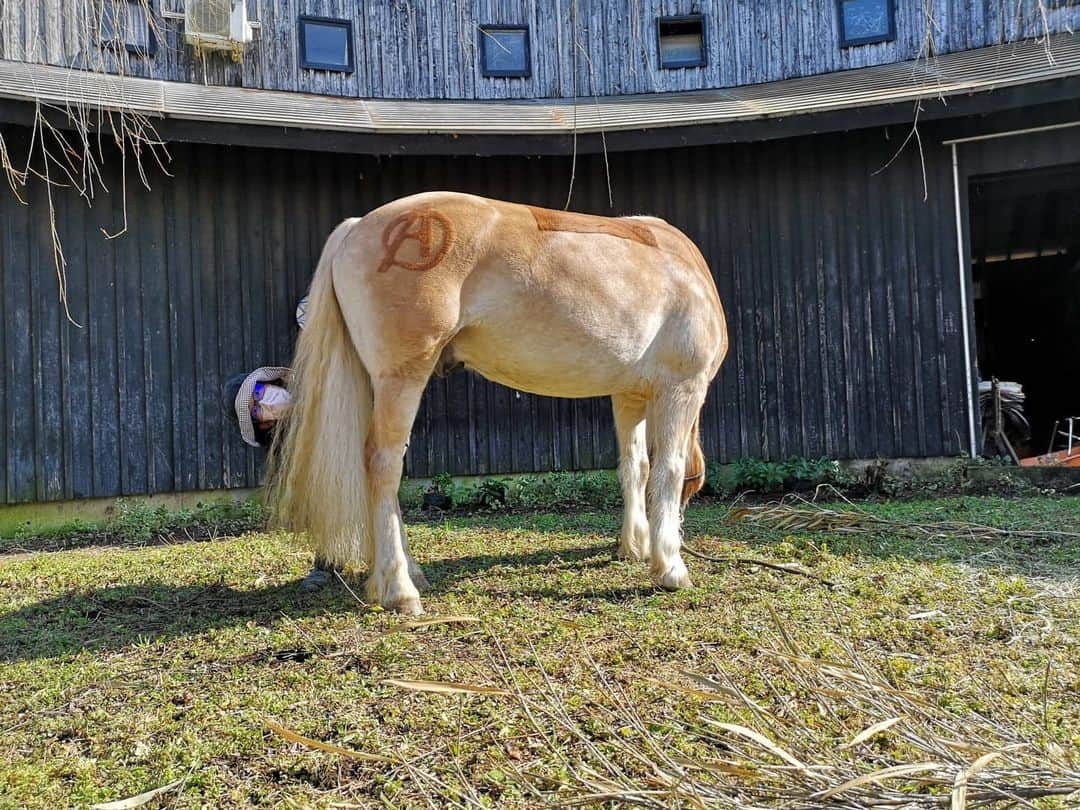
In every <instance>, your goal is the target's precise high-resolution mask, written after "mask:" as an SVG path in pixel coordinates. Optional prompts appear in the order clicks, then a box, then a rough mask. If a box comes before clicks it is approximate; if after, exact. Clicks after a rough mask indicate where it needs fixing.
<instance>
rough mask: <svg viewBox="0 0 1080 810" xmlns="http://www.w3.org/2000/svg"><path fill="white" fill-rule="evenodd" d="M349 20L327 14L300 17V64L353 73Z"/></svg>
mask: <svg viewBox="0 0 1080 810" xmlns="http://www.w3.org/2000/svg"><path fill="white" fill-rule="evenodd" d="M354 65H355V62H354V60H353V36H352V22H351V21H349V20H337V19H333V18H330V17H301V18H300V66H301V67H305V68H311V69H313V70H340V71H342V72H343V73H352V72H353V70H354Z"/></svg>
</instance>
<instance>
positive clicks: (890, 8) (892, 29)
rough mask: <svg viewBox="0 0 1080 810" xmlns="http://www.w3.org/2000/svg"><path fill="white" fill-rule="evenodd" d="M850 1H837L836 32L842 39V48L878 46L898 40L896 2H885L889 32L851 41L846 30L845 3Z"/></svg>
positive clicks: (888, 0) (890, 0)
mask: <svg viewBox="0 0 1080 810" xmlns="http://www.w3.org/2000/svg"><path fill="white" fill-rule="evenodd" d="M848 1H849V0H836V31H837V34H838V35H839V37H840V47H841V48H855V47H858V46H859V45H876V44H878V43H881V42H893V41H894V40H895V39H896V0H885V9H886V11H887V12H888V15H889V30H888V32H886V33H885V34H875V35H874V36H869V37H856V38H854V39H849V38H848V37H847V31H846V30H845V29H844V3H846V2H848Z"/></svg>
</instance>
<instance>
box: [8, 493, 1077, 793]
mask: <svg viewBox="0 0 1080 810" xmlns="http://www.w3.org/2000/svg"><path fill="white" fill-rule="evenodd" d="M863 508H866V509H868V510H870V511H873V512H874V513H876V514H881V515H884V516H888V517H892V518H896V519H901V520H905V521H913V522H914V521H919V520H944V519H948V520H957V519H959V520H964V521H968V522H972V523H983V524H991V525H996V526H1009V527H1029V528H1040V529H1048V528H1057V529H1060V530H1068V531H1080V499H1062V498H1027V499H1018V500H1002V499H994V498H975V497H965V498H951V499H942V500H933V501H910V502H904V503H877V504H868V505H865V506H864V507H863ZM725 512H726V509H725V507H723V506H722V505H703V506H695V507H691V509H690V510H689V511H688V514H687V519H686V532H687V538H688V540H687V542H688V543H689V544H691V545H692V546H693V547H694V548H696V549H698V550H700V551H703V552H706V553H709V554H712V555H728V554H743V555H746V554H752V555H756V556H760V557H762V558H767V559H770V560H773V561H779V562H798V563H799V564H800V565H802V566H804V567H806V568H809V569H811V570H813V571H814V572H816V573H818V574H821V575H822V576H825V577H827V578H829V579H831V580H835V581H836V582H838V583H839V585H840V587H839V588H837V589H836V590H835V591H829V590H827V589H825V588H823V587H822V586H821V585H819V584H817V583H815V582H813V581H811V580H808V579H804V578H801V577H794V576H786V575H782V574H777V573H774V572H771V571H767V570H758V569H754V568H752V567H748V566H729V565H721V564H716V563H705V562H703V561H701V560H695V559H688V564H689V565H690V568H691V572H692V574H693V577H694V580H695V585H696V587H695V588H693V589H692V590H689V591H685V592H681V593H678V594H665V593H658V592H656V591H654V590H653V589H652V588H651V587H649V585H648V583H647V578H646V572H645V569H644V566H642V565H637V564H630V563H624V562H617V561H613V560H612V551H613V548H614V544H615V538H616V536H617V532H618V516H617V515H616V514H615V513H609V512H602V513H587V512H582V513H575V514H557V515H556V514H521V515H513V516H501V517H500V516H474V517H469V518H455V519H452V520H447V521H446V522H440V523H432V522H428V523H418V524H413V525H411V526H410V537H411V545H412V548H413V551H414V553H415V554H416V556H417V557H418V559H419V560H420V562H421V564H422V565H423V566H424V568H425V571H426V573H427V575H428V578H429V579H430V580H431V583H432V590H431V591H429V592H428V593H426V594H425V596H424V603H425V607H426V609H427V611H428V614H429V615H432V616H440V615H460V614H467V615H471V616H475V617H478V618H480V619H481V620H482V622H481V623H479V624H460V625H459V624H444V625H435V626H430V627H426V628H423V629H418V630H415V631H412V632H399V633H389V634H387V633H386V631H387V630H388V629H389V628H391V627H392V626H394V625H395V624H397V622H398V621H399V620H398V618H397V617H394V616H391V615H389V614H386V613H384V612H383V611H381V610H378V609H373V608H371V607H368V606H365V605H362V604H359V603H358V602H357V601H356V600H355V599H354V597H353V596H352V595H350V593H349V592H348V591H347V590H346V589H345V588H344V587H341V586H340V585H337V586H335V587H333V588H331V589H328V590H326V591H323V592H320V593H316V594H305V593H302V592H300V591H299V590H298V589H297V588H296V583H297V581H298V579H300V578H301V577H302V576H303V574H304V573H305V572H306V569H307V566H308V564H309V562H310V554H309V552H308V551H306V550H305V549H304V548H303V547H302V546H301V545H299V544H298V543H297V542H296V541H295V540H294V539H293V538H291V537H289V536H287V535H285V534H281V533H254V534H245V535H242V536H239V537H225V538H220V539H217V540H214V541H212V542H173V543H172V544H168V545H161V544H155V545H143V546H140V545H134V544H132V542H131V541H130V539H129V541H128V542H126V543H124V544H122V545H117V546H104V547H88V548H78V549H69V550H59V551H44V552H39V551H35V550H34V548H35V545H34V541H33V539H32V538H25V537H24V538H21V540H20V547H21V548H23V549H27V551H23V552H20V553H15V554H9V555H7V556H6V557H0V695H2V696H3V697H2V698H0V730H2V731H3V733H2V734H0V807H20V808H22V807H48V808H57V807H67V806H85V805H87V804H90V803H93V802H102V801H109V800H114V799H118V798H122V797H126V796H131V795H133V794H137V793H140V792H142V791H145V790H148V789H151V788H154V787H157V786H159V785H163V784H165V783H168V782H171V781H173V780H177V779H183V780H185V781H184V783H183V785H182V786H181V787H180V788H179V789H178V790H174V791H171V792H170V793H167V794H164V795H163V796H162V797H161V798H160V799H156V800H154V802H160V806H169V807H172V806H176V807H233V806H236V807H247V806H265V807H280V806H290V805H292V806H318V807H329V806H331V805H334V806H361V807H366V806H372V807H375V806H427V805H426V804H425V802H426V801H432V799H430V798H429V799H425V798H424V797H425V796H428V797H432V796H435V797H439V798H438V800H437V801H436V805H437V806H445V805H446V803H447V802H449V801H450V799H451V798H453V797H454V796H455V795H458V794H457V793H455V791H461V790H462V787H461V786H463V785H469V786H470V788H469V789H470V790H472V791H475V797H476V799H478V800H479V801H480V803H481V804H487V805H489V806H519V805H532V804H535V803H537V802H538V801H539V799H538V798H537V797H535V796H531V797H530V794H529V792H528V790H529V789H528V788H527V787H523V786H522V785H521V784H519V781H518V780H517V779H516V778H511V774H513V773H515V771H522V772H528V773H535V774H538V775H539V776H538V779H540V780H541V782H542V781H543V780H545V779H546V780H549V782H550V784H551V785H555V784H556V783H557V782H558V781H560V780H561V781H564V782H565V781H567V779H568V777H567V775H566V769H567V767H568V765H567V761H572V760H573V758H574V757H577V756H579V754H580V752H581V750H582V749H581V748H580V746H581V745H583V744H584V743H582V741H581V740H580V739H577V740H575V739H563V738H561V737H560V735H559V734H558V733H553V734H552V735H551V737H550V738H545V736H544V735H542V734H540V733H539V732H537V730H536V729H535V728H534V727H533V726H532V725H530V723H529V722H528V718H527V716H526V714H525V713H524V711H523V709H522V707H521V705H519V704H518V703H516V702H514V701H512V700H509V699H507V698H504V697H499V696H469V697H463V696H458V695H432V694H420V693H411V692H403V691H402V690H400V689H398V688H395V687H392V686H389V685H386V684H383V683H382V680H383V679H385V678H406V679H425V680H438V681H457V682H467V683H473V684H482V685H489V686H499V687H503V686H506V684H507V681H506V677H507V676H508V674H509V673H513V674H515V675H516V676H517V677H518V678H519V679H520V683H521V684H522V685H523V688H524V689H525V691H526V692H527V693H528V692H529V691H530V689H539V688H540V687H539V686H538V685H539V684H542V683H543V682H544V680H543V678H544V675H543V673H545V672H546V674H547V677H548V678H550V681H551V684H552V688H553V689H555V690H556V691H557V692H558V694H559V695H560V697H561V699H562V700H563V701H564V703H565V706H566V708H567V711H568V712H569V713H570V715H572V716H573V717H574V718H575V722H580V725H581V728H582V729H584V732H583V733H585V734H587V735H589V736H590V737H591V740H592V743H591V744H595V745H600V746H603V745H606V744H607V742H605V741H609V740H610V738H611V737H612V735H633V734H635V733H638V732H636V731H634V729H632V728H629V727H628V729H623V728H622V727H617V726H616V725H615V724H614V723H612V722H610V720H604V715H603V714H602V713H597V712H596V711H593V710H591V709H590V708H589V707H590V706H593V705H595V703H596V702H597V701H600V702H602V701H604V700H608V699H610V695H611V693H612V691H611V690H612V687H610V686H605V680H604V679H610V680H611V683H612V684H617V685H618V689H619V692H620V694H622V693H625V695H626V696H628V698H629V699H630V700H631V701H632V702H633V704H634V705H635V706H637V707H638V711H639V712H640V713H641V715H642V717H643V719H644V721H645V722H646V723H647V724H648V728H649V730H650V733H655V734H657V735H660V736H662V737H663V738H664V739H665V741H666V742H665V744H666V745H669V746H670V747H671V749H672V750H685V751H688V752H689V751H693V750H696V749H697V748H698V747H700V741H699V740H696V739H691V738H690V737H689V736H685V735H683V734H682V731H681V729H683V728H684V725H683V724H684V723H686V722H689V721H690V719H692V718H693V717H700V716H701V715H702V713H704V714H706V715H707V716H709V717H713V718H714V719H719V720H728V721H734V722H744V721H743V720H741V719H739V718H740V717H742V716H743V715H741V714H740V713H739V712H737V711H736V710H735V709H733V708H732V707H730V706H728V705H727V704H723V703H704V702H702V701H701V700H700V699H699V698H698V697H696V696H695V695H694V694H692V693H688V692H687V691H686V689H685V688H684V689H678V688H670V687H666V686H665V685H664V684H671V685H678V684H680V683H681V684H683V685H684V686H685V685H686V684H687V682H686V680H685V678H684V676H682V675H680V672H682V671H686V670H690V671H694V672H699V673H706V674H711V675H721V676H723V677H725V678H727V679H729V680H730V682H731V683H732V684H734V685H735V686H736V687H737V689H738V690H740V691H741V692H742V693H743V694H745V695H748V696H751V697H753V699H754V700H757V701H760V702H762V703H766V704H768V705H772V706H774V708H775V707H778V706H783V705H785V704H784V701H785V700H787V701H788V703H787V704H786V708H784V709H783V711H786V712H794V713H796V714H797V715H798V716H799V719H800V722H803V723H806V724H808V725H809V726H810V727H814V728H815V729H816V730H817V733H820V734H821V735H822V736H821V739H823V740H831V741H833V742H834V743H835V744H839V743H840V742H843V741H844V740H847V739H850V738H851V736H853V735H854V734H855V733H856V732H858V731H859V730H860V729H861V728H863V727H865V724H866V718H865V717H861V716H859V715H858V714H857V713H854V712H850V713H840V714H836V713H832V714H830V713H824V714H822V713H821V712H820V711H819V708H818V707H817V706H815V705H814V703H813V702H812V701H804V702H799V701H795V700H794V698H791V699H788V698H785V697H784V694H785V692H784V690H785V685H784V679H783V677H784V676H783V672H782V671H781V670H777V669H775V667H774V666H773V664H770V663H769V661H768V660H766V659H765V658H763V657H762V656H761V655H760V652H761V650H762V648H765V647H769V648H777V647H778V645H779V644H780V639H781V637H782V636H781V635H780V634H781V630H780V628H778V627H777V625H776V623H775V621H774V619H773V618H772V616H771V613H770V611H772V612H775V614H776V616H777V617H779V620H780V622H781V624H782V628H783V631H784V632H786V633H787V634H788V636H789V637H790V639H791V642H792V643H793V644H794V645H797V648H798V649H800V650H801V651H802V652H803V653H805V654H806V655H807V656H811V657H820V658H835V657H837V656H840V655H841V654H842V653H843V652H844V650H845V649H847V650H849V651H854V652H856V653H857V654H858V655H859V656H860V657H861V658H862V659H864V660H865V661H867V662H870V663H872V664H873V665H874V666H875V667H876V668H877V669H878V670H879V671H880V672H882V673H883V674H884V677H887V678H888V679H889V681H890V683H891V684H892V685H893V686H894V687H896V688H897V689H903V690H909V691H914V692H920V693H924V694H932V695H934V699H935V701H937V702H938V703H939V705H940V706H941V707H942V709H943V710H945V709H948V710H950V711H952V712H956V713H958V714H960V715H961V716H963V715H966V714H969V713H970V714H972V715H974V714H978V715H980V716H983V717H987V718H989V719H990V720H992V721H993V722H995V723H999V724H1003V725H1007V726H1008V727H1010V728H1012V729H1015V730H1016V731H1017V733H1018V734H1020V735H1022V736H1024V737H1025V738H1027V739H1029V740H1030V741H1031V742H1032V744H1033V745H1035V746H1043V747H1049V748H1053V747H1054V746H1057V747H1059V748H1060V749H1061V750H1065V751H1070V750H1071V751H1075V750H1076V747H1077V746H1080V701H1077V700H1076V694H1077V693H1078V692H1080V642H1078V637H1077V631H1078V630H1080V626H1078V619H1077V617H1078V616H1080V599H1078V598H1077V596H1078V592H1080V588H1078V586H1077V583H1078V581H1080V543H1078V542H1076V541H1064V540H1059V541H1046V542H1039V543H1019V542H1011V543H997V544H992V545H991V544H986V543H982V542H975V541H970V540H967V539H965V538H964V537H961V536H956V537H951V538H947V539H945V540H940V541H935V542H934V543H932V544H929V543H926V542H925V541H919V540H916V539H912V538H910V537H908V536H906V535H904V534H902V533H894V534H889V533H877V534H870V535H830V534H812V533H807V534H796V535H784V534H782V533H775V532H769V531H765V530H762V529H760V528H754V527H752V526H748V525H745V524H736V525H727V524H726V523H725V522H724V516H725ZM174 539H175V538H174ZM43 545H44V547H45V548H53V547H54V546H50V545H49V544H48V543H44V544H43ZM347 581H348V582H349V583H350V585H351V586H352V588H353V589H354V590H355V591H356V592H357V593H362V590H361V588H360V587H359V586H360V583H361V581H362V580H361V578H360V577H359V576H352V577H350V578H348V580H347ZM504 656H505V658H504ZM775 710H776V711H780V709H779V708H775ZM265 718H269V719H271V720H273V721H275V722H277V723H280V724H281V725H283V726H285V727H287V728H289V729H293V730H295V731H296V732H298V733H300V734H302V735H305V736H308V737H311V738H315V739H318V740H322V741H326V742H330V743H333V744H336V745H341V746H345V747H347V748H351V749H354V750H360V751H366V752H370V753H379V754H386V755H393V756H397V755H399V754H403V755H405V756H420V755H424V757H423V759H421V760H417V762H421V763H422V768H423V770H424V773H427V774H429V777H430V778H433V779H438V780H439V782H441V783H442V784H443V785H444V786H447V788H446V791H445V792H442V793H440V788H438V786H437V784H436V783H435V782H431V781H424V780H426V779H428V778H429V777H423V778H421V777H420V776H418V775H416V774H415V773H410V772H409V770H408V769H406V768H403V767H394V766H387V765H378V764H368V763H362V762H357V761H350V760H346V759H342V758H340V757H338V756H336V755H332V754H326V753H318V752H311V751H309V750H307V749H305V748H303V747H300V746H297V745H294V744H291V743H289V742H286V741H285V740H283V739H281V738H280V737H277V736H276V735H274V734H272V733H270V732H269V731H267V730H266V728H265V726H264V724H263V720H264V719H265ZM891 744H892V743H889V742H888V741H882V742H881V743H880V746H882V750H883V751H884V752H885V753H886V754H889V755H890V756H891V755H893V754H895V756H896V757H897V758H902V757H903V754H904V752H903V750H901V749H902V744H901V743H900V742H896V743H895V746H896V750H895V751H890V750H888V746H889V745H891ZM1055 750H1056V749H1055ZM699 753H700V752H699ZM823 753H824V752H823ZM567 758H568V759H567ZM419 784H423V785H424V787H423V788H421V787H418V785H419ZM462 801H465V800H462ZM469 801H473V799H470V800H469ZM1047 801H1049V802H1050V803H1051V805H1053V802H1054V801H1058V800H1047ZM148 806H158V805H155V804H154V803H153V802H152V803H151V804H150V805H148ZM1053 806H1057V805H1053Z"/></svg>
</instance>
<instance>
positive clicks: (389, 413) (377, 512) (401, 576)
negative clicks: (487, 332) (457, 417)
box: [364, 375, 427, 615]
mask: <svg viewBox="0 0 1080 810" xmlns="http://www.w3.org/2000/svg"><path fill="white" fill-rule="evenodd" d="M426 381H427V376H426V375H425V376H424V377H423V378H422V379H421V378H418V377H417V378H413V377H401V376H386V377H378V378H374V379H372V387H373V389H374V404H373V407H372V412H371V428H370V431H369V433H368V438H367V443H366V446H365V450H364V465H365V476H366V486H367V490H368V497H370V499H371V511H370V514H371V519H372V522H371V540H372V548H371V555H370V557H369V559H368V579H367V595H368V599H369V600H371V601H373V602H378V603H379V604H380V605H382V606H383V607H385V608H387V609H388V610H396V611H398V612H400V613H407V614H413V615H415V614H419V613H423V607H422V606H421V605H420V592H419V591H418V590H417V588H418V587H424V586H426V585H427V580H426V579H425V578H424V575H423V572H422V571H420V568H419V566H418V565H417V564H416V561H415V560H413V559H412V557H411V556H410V555H409V551H408V543H407V540H406V537H405V524H404V523H403V521H402V519H401V506H400V504H399V503H398V488H399V486H400V484H401V473H402V467H403V464H404V459H403V455H404V453H405V444H406V442H407V441H408V439H409V431H410V429H411V428H412V423H413V419H415V417H416V411H417V409H418V408H419V406H420V395H421V394H422V393H423V390H424V384H425V382H426Z"/></svg>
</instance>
